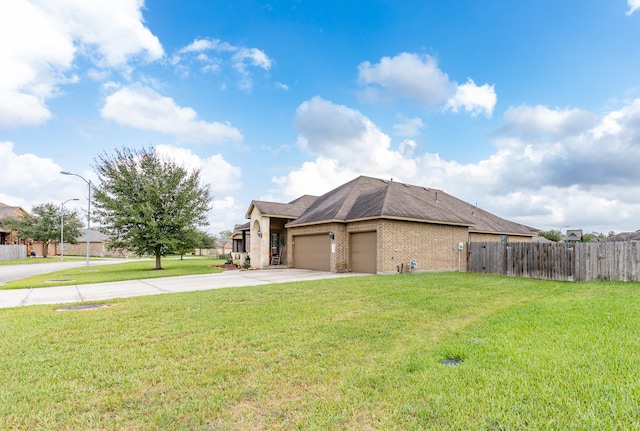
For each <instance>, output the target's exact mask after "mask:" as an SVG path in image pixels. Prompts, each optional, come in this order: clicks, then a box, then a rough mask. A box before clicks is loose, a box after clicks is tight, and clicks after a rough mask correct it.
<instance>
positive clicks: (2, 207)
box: [0, 202, 28, 221]
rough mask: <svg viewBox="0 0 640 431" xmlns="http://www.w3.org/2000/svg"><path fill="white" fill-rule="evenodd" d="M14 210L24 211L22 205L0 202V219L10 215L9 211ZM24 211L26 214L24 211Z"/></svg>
mask: <svg viewBox="0 0 640 431" xmlns="http://www.w3.org/2000/svg"><path fill="white" fill-rule="evenodd" d="M16 210H20V211H24V210H23V209H22V207H13V206H10V205H7V204H3V203H2V202H0V221H2V220H4V218H5V217H7V216H10V215H11V213H13V212H15V211H16ZM24 212H25V213H26V214H28V213H27V212H26V211H24Z"/></svg>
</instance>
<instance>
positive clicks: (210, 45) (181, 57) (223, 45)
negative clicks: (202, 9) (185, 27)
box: [172, 39, 273, 91]
mask: <svg viewBox="0 0 640 431" xmlns="http://www.w3.org/2000/svg"><path fill="white" fill-rule="evenodd" d="M206 52H213V53H214V54H216V55H214V56H209V55H206V54H205V53H206ZM223 54H226V55H227V56H229V57H228V58H225V57H224V56H223ZM225 60H227V61H229V63H230V64H231V67H233V68H234V69H235V70H236V71H237V72H238V73H239V74H240V78H239V79H238V82H237V86H238V88H240V89H242V90H245V91H249V90H251V88H252V86H253V80H252V74H251V72H249V70H248V68H249V67H251V66H252V67H257V68H260V69H263V70H265V71H269V69H271V66H272V64H273V60H272V59H271V58H269V56H268V55H267V54H266V53H265V52H264V51H262V50H260V49H258V48H247V47H243V46H234V45H231V44H229V43H228V42H223V41H221V40H219V39H195V40H194V41H193V42H191V43H190V44H189V45H187V46H185V47H182V48H180V49H179V50H178V51H177V53H176V54H175V55H174V56H173V58H172V64H173V65H174V66H176V68H177V70H179V72H180V73H181V74H182V75H183V76H187V75H188V70H189V68H188V67H187V64H189V63H190V62H193V61H195V62H197V63H199V64H200V65H201V66H200V67H201V70H202V71H203V72H215V73H218V72H220V71H221V70H222V67H223V64H224V61H225Z"/></svg>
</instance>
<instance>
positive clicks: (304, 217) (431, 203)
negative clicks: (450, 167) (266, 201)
mask: <svg viewBox="0 0 640 431" xmlns="http://www.w3.org/2000/svg"><path fill="white" fill-rule="evenodd" d="M380 217H382V218H392V219H400V220H413V221H421V222H436V223H444V224H452V225H461V226H468V227H469V230H470V231H472V232H491V233H505V234H509V233H510V234H518V235H531V236H533V235H535V233H534V232H535V229H532V228H530V227H527V226H524V225H521V224H518V223H514V222H510V221H508V220H505V219H502V218H500V217H497V216H495V215H493V214H491V213H489V212H487V211H484V210H482V209H480V208H477V207H475V206H472V205H470V204H468V203H466V202H464V201H462V200H460V199H458V198H455V197H453V196H451V195H449V194H447V193H445V192H443V191H441V190H436V189H429V188H426V187H421V186H413V185H409V184H403V183H399V182H394V181H387V180H381V179H378V178H371V177H366V176H360V177H358V178H356V179H354V180H352V181H350V182H348V183H346V184H344V185H342V186H340V187H338V188H336V189H334V190H332V191H330V192H328V193H326V194H324V195H322V196H320V197H318V198H317V199H315V201H314V202H313V203H312V204H311V205H310V206H309V208H308V209H307V210H306V211H305V212H304V213H303V214H301V215H300V217H298V218H297V219H296V220H293V221H292V222H290V223H289V224H288V225H287V226H300V225H308V224H317V223H329V222H334V221H338V222H347V221H356V220H362V219H371V218H380Z"/></svg>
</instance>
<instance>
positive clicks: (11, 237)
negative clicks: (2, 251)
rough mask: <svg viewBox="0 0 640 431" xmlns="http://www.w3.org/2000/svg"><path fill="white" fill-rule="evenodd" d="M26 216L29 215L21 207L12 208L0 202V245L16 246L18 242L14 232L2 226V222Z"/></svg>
mask: <svg viewBox="0 0 640 431" xmlns="http://www.w3.org/2000/svg"><path fill="white" fill-rule="evenodd" d="M28 215H29V213H28V212H26V211H25V210H24V209H22V207H14V206H10V205H6V204H3V203H2V202H0V245H5V244H7V245H9V244H17V243H18V241H19V240H18V236H17V235H16V232H13V231H11V230H10V229H8V228H7V227H6V226H4V225H3V223H4V221H5V220H6V219H7V218H8V217H25V216H28Z"/></svg>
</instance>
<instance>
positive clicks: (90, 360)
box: [0, 273, 640, 431]
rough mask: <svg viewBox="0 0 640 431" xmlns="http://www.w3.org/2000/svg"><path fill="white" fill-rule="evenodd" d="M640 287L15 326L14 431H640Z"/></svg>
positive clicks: (17, 313) (473, 281)
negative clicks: (449, 360)
mask: <svg viewBox="0 0 640 431" xmlns="http://www.w3.org/2000/svg"><path fill="white" fill-rule="evenodd" d="M639 287H640V285H639V284H637V283H628V284H624V283H604V282H602V283H561V282H549V281H541V280H527V279H516V278H506V277H499V276H489V275H479V274H458V273H439V274H438V273H429V274H403V275H396V276H370V277H353V278H344V279H332V280H323V281H315V282H304V283H288V284H282V285H270V286H260V287H247V288H234V289H222V290H213V291H205V292H194V293H186V294H174V295H161V296H152V297H140V298H130V299H122V300H114V301H110V302H109V303H110V304H112V306H110V307H106V308H100V309H95V310H83V311H54V309H55V308H56V306H32V307H26V308H16V309H5V310H0V381H1V382H2V386H1V387H0V429H16V430H17V429H19V430H29V429H31V430H36V429H37V430H58V429H65V430H98V429H99V430H160V429H161V430H197V431H205V430H263V429H268V430H520V429H531V430H540V429H545V430H616V429H617V430H629V429H640V366H638V364H640V289H639ZM447 359H455V360H459V361H462V362H460V364H459V365H457V366H456V365H443V364H442V362H443V361H445V360H447Z"/></svg>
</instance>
